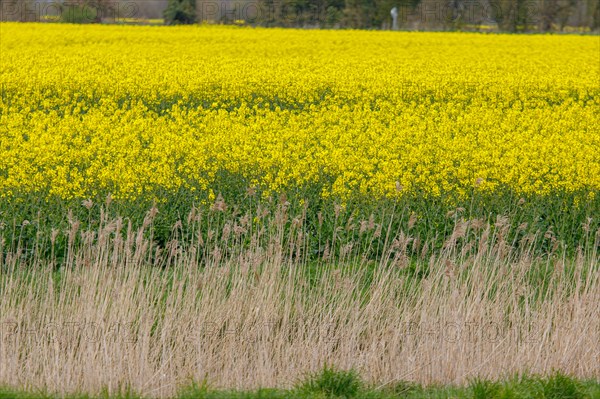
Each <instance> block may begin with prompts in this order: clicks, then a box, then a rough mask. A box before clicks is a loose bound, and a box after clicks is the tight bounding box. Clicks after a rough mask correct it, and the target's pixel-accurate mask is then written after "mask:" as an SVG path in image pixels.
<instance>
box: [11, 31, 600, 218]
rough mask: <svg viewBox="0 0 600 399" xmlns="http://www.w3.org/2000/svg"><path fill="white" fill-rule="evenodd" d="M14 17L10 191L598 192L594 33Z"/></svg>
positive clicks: (460, 200)
mask: <svg viewBox="0 0 600 399" xmlns="http://www.w3.org/2000/svg"><path fill="white" fill-rule="evenodd" d="M0 33H1V37H2V40H0V52H1V54H2V58H1V69H0V84H1V89H2V96H1V103H0V197H1V198H2V201H3V203H4V204H5V205H6V204H10V203H13V204H14V203H15V198H20V201H21V202H23V198H26V199H27V198H35V200H36V201H56V200H59V201H64V202H65V203H66V204H69V203H73V204H81V201H82V200H86V199H91V200H93V201H99V200H101V199H103V198H106V196H107V195H108V194H110V195H111V196H112V198H113V199H114V200H116V201H124V202H128V203H136V201H140V200H143V199H145V200H150V201H154V202H157V203H160V202H163V203H165V202H169V201H170V203H173V199H172V198H171V199H169V197H170V196H178V197H177V198H181V197H185V198H186V201H188V203H192V202H194V201H197V203H212V202H213V201H214V200H215V198H218V197H219V195H220V194H222V193H223V192H224V191H227V190H229V192H236V193H243V194H245V193H247V192H248V191H247V190H251V191H252V192H254V191H256V192H258V193H259V195H261V196H262V197H263V198H268V197H271V196H272V195H280V194H282V193H286V194H287V195H288V197H294V196H296V197H297V198H300V197H301V200H304V199H308V200H311V201H312V202H313V203H314V202H315V201H317V202H323V201H325V202H327V201H329V202H336V203H342V204H343V203H346V202H347V201H352V200H356V199H361V200H368V201H372V200H376V201H381V200H383V201H386V200H387V199H390V198H391V199H394V200H398V198H408V197H410V198H413V199H414V198H418V199H419V200H420V201H421V200H422V201H424V202H426V201H438V202H436V203H443V202H444V201H448V203H449V204H450V205H452V206H459V205H460V204H467V205H468V204H470V202H469V201H470V200H471V199H472V198H474V196H476V195H478V193H481V195H483V196H487V198H491V201H499V199H503V198H506V199H507V201H508V200H510V201H513V203H514V202H515V201H521V203H522V202H523V201H524V200H525V199H526V200H527V201H528V203H531V202H533V203H537V204H538V205H540V204H541V205H540V206H542V207H544V206H545V205H543V204H544V201H547V200H548V199H550V201H554V200H553V199H555V198H561V199H563V200H564V201H563V202H562V203H559V204H558V205H557V208H556V209H552V210H547V209H542V211H543V212H542V213H545V214H546V215H545V216H543V219H544V220H546V219H548V217H549V216H548V214H551V213H554V214H555V215H554V216H557V217H558V216H559V214H560V213H561V212H570V209H572V207H573V206H582V205H581V204H583V208H584V212H587V214H586V215H588V214H589V213H590V212H592V213H593V209H592V210H590V209H591V208H589V206H590V205H589V204H590V203H593V204H595V206H597V205H598V202H599V201H598V195H597V194H598V192H599V190H600V128H599V126H600V86H599V79H600V62H599V54H600V40H598V37H597V36H570V35H527V36H517V35H496V34H470V33H423V32H420V33H416V32H412V33H410V32H405V33H400V32H365V31H302V30H279V29H252V28H239V27H219V26H194V27H157V26H155V27H152V26H150V27H148V26H146V27H141V26H76V25H64V24H11V23H4V24H0ZM236 190H237V191H236ZM235 200H236V199H235V198H227V201H233V202H235ZM27 201H28V200H25V202H27ZM440 201H441V202H440ZM536 201H537V202H536ZM175 202H176V200H175ZM553 203H554V202H553ZM484 205H485V204H484ZM482 206H483V205H482ZM586 206H587V207H588V211H585V207H586ZM4 208H6V206H5V207H4ZM22 208H23V206H21V208H19V209H21V210H22ZM538 208H539V206H538ZM6 209H9V210H10V209H13V208H6ZM494 209H495V210H496V211H498V212H500V211H502V210H498V209H497V207H496V208H494ZM494 209H492V211H494ZM482 212H483V213H485V212H487V210H483V211H482ZM9 213H10V211H6V212H4V217H5V218H7V217H9V216H7V215H8V214H9ZM550 216H552V215H550ZM584 216H585V215H584ZM588 216H589V215H588ZM586 218H587V216H586V217H583V216H582V214H578V216H577V217H576V218H575V219H573V220H577V224H580V222H585V221H586ZM7 223H8V222H7Z"/></svg>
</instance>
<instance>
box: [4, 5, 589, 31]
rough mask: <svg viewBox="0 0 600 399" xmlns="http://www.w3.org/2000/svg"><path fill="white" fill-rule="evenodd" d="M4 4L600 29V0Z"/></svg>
mask: <svg viewBox="0 0 600 399" xmlns="http://www.w3.org/2000/svg"><path fill="white" fill-rule="evenodd" d="M0 5H1V8H0V13H1V15H0V20H2V21H22V22H32V21H37V22H70V23H126V24H136V23H138V24H192V23H212V24H236V25H250V26H279V27H296V28H312V29H319V28H328V29H338V28H339V29H343V28H350V29H384V30H389V29H398V30H466V31H504V32H579V33H585V32H598V31H599V30H600V1H599V0H118V1H117V0H35V1H34V0H0ZM393 9H394V11H393V12H392V10H393ZM394 16H395V18H394ZM394 19H395V23H394Z"/></svg>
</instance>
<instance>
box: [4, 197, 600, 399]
mask: <svg viewBox="0 0 600 399" xmlns="http://www.w3.org/2000/svg"><path fill="white" fill-rule="evenodd" d="M220 207H221V205H219V203H218V202H217V204H216V205H215V207H213V210H212V212H213V213H212V215H206V214H202V213H200V212H199V211H197V210H193V211H192V213H191V214H190V215H189V216H188V220H187V222H188V225H190V226H192V231H191V232H188V233H190V234H187V235H185V237H186V238H185V239H184V238H183V237H184V235H183V234H180V233H179V232H180V231H181V229H182V225H181V224H178V225H176V226H174V227H173V237H174V239H173V240H172V241H171V242H169V243H168V244H167V245H166V246H165V247H164V248H160V247H159V246H158V245H157V244H156V243H154V242H153V240H152V218H153V217H154V216H155V211H154V210H152V211H150V212H149V214H148V216H147V220H146V221H145V223H144V226H143V228H141V229H140V230H137V231H136V230H134V229H133V228H131V225H128V224H127V223H126V222H124V221H123V220H122V219H115V220H109V218H108V217H103V218H102V220H101V222H100V225H99V227H98V228H97V229H95V230H94V231H91V230H88V231H79V224H78V223H77V222H76V221H72V223H71V226H72V227H71V230H70V231H67V232H55V233H54V234H53V235H52V239H51V242H40V243H38V244H37V245H36V246H35V247H34V248H22V247H21V246H20V245H19V240H18V237H15V239H14V240H13V242H12V243H2V245H1V246H0V252H1V253H2V257H1V259H0V271H1V275H0V296H1V302H0V326H1V329H0V385H8V386H16V387H26V388H30V389H43V390H47V391H51V392H58V393H67V392H82V391H85V392H88V393H96V392H99V391H101V390H103V389H106V390H107V391H108V392H109V393H116V392H120V391H123V390H126V389H131V390H133V391H135V392H138V393H141V394H144V395H149V396H156V397H164V396H168V395H172V394H174V393H175V392H176V390H177V389H178V387H180V386H183V385H186V384H189V383H190V382H191V381H192V380H194V381H208V382H209V383H210V384H212V385H213V386H215V387H230V388H255V387H271V386H277V387H285V386H289V385H291V384H293V383H294V382H295V381H296V379H297V378H298V377H300V376H302V374H303V373H305V372H308V371H314V370H316V369H319V368H321V367H322V366H323V364H324V363H327V364H334V365H336V366H337V367H339V368H355V369H356V370H358V371H359V372H360V374H361V375H362V376H363V377H364V378H365V379H366V380H367V381H371V382H373V383H375V384H378V385H379V386H382V385H385V384H391V383H393V382H395V381H397V380H413V381H418V382H421V383H433V382H441V383H462V382H464V381H465V380H467V379H469V378H471V377H474V376H482V377H491V378H496V377H502V376H505V375H507V374H511V373H515V372H523V371H528V372H532V373H541V374H543V373H547V372H550V371H551V370H553V369H558V370H562V371H564V372H566V373H572V374H574V375H576V376H579V377H587V378H589V377H595V378H600V358H599V357H600V347H599V342H600V311H599V307H598V303H600V284H599V282H600V278H599V277H600V276H599V267H598V266H599V264H598V253H597V248H598V241H597V239H596V240H595V241H594V240H591V241H590V242H588V243H587V244H585V246H584V247H583V248H580V249H579V250H578V251H577V252H576V255H575V256H573V257H565V256H560V255H558V252H557V253H556V254H554V255H551V256H549V257H547V258H539V257H534V255H533V253H535V251H533V250H532V248H527V247H523V246H521V247H520V248H519V249H516V248H515V246H514V245H512V244H511V243H510V242H507V240H506V238H505V236H504V234H505V231H506V229H504V226H505V224H506V223H507V221H506V220H503V219H501V218H500V219H499V220H498V222H497V223H496V224H495V225H493V226H490V225H487V224H484V223H482V222H481V221H477V220H475V221H465V220H462V219H460V220H459V219H457V222H456V228H455V230H454V233H453V234H452V236H450V237H449V238H448V239H447V241H446V245H445V246H444V248H443V249H442V250H438V251H434V252H432V251H430V250H428V249H427V248H428V244H427V239H426V238H417V237H410V235H409V233H408V232H402V231H390V230H389V229H386V227H385V226H377V225H375V224H374V223H373V222H372V221H370V222H369V221H363V223H357V229H361V230H362V232H363V233H365V234H367V233H369V232H371V234H372V237H373V239H372V242H371V243H372V245H382V246H383V249H382V251H381V253H383V255H382V256H380V257H379V258H378V259H369V258H366V257H363V256H361V254H363V253H364V251H365V248H364V247H353V246H352V243H348V244H347V245H344V246H342V247H341V250H340V252H339V253H329V250H328V249H327V248H326V249H325V251H324V252H323V254H322V255H321V260H320V261H318V262H315V261H309V260H308V259H309V258H308V257H306V256H303V253H304V252H303V251H305V249H306V248H307V247H308V246H307V242H308V241H309V240H311V239H315V238H314V237H312V236H311V235H310V234H309V233H308V231H307V230H305V228H304V221H303V217H302V215H300V216H299V217H297V218H292V217H291V216H289V215H287V214H286V210H285V207H283V208H281V209H280V211H279V212H278V213H277V214H275V215H273V216H266V215H264V214H261V213H260V212H257V213H256V215H244V216H239V217H232V218H231V219H230V220H226V219H222V218H221V217H222V214H221V213H220V210H222V209H220ZM190 222H191V223H190ZM203 223H206V224H208V225H209V226H208V227H209V228H208V229H200V228H198V229H197V230H194V228H193V226H194V225H196V226H200V225H201V224H203ZM286 224H287V225H288V226H290V225H291V227H292V228H291V229H290V228H288V229H284V227H283V226H284V225H286ZM202 231H208V233H207V234H203V233H202ZM61 234H64V235H65V237H66V238H65V239H66V240H67V241H68V244H67V246H66V250H65V253H63V254H61V256H62V257H59V256H58V254H55V253H52V256H51V258H50V259H48V257H47V256H44V255H42V252H43V251H42V249H43V248H48V246H53V245H54V241H55V240H56V239H57V237H58V236H59V235H61ZM190 237H191V238H190ZM329 240H335V236H333V237H329V238H328V240H327V241H329ZM378 243H379V244H378ZM415 254H416V255H415ZM59 258H60V259H61V260H60V262H61V264H62V266H61V267H60V268H58V269H57V267H56V266H57V265H56V262H58V259H59Z"/></svg>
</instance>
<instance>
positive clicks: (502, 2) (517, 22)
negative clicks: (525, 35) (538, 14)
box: [490, 0, 535, 32]
mask: <svg viewBox="0 0 600 399" xmlns="http://www.w3.org/2000/svg"><path fill="white" fill-rule="evenodd" d="M532 5H534V3H532V2H531V1H530V0H490V6H491V9H492V13H493V17H494V19H495V20H496V22H497V23H498V28H499V29H500V30H504V31H509V32H519V31H525V30H527V26H528V24H529V23H531V21H532V19H533V18H535V16H534V15H530V14H531V11H532V10H535V7H533V8H532Z"/></svg>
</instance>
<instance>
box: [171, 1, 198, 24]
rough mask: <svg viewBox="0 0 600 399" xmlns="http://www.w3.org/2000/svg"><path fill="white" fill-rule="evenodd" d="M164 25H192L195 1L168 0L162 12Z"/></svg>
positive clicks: (194, 14)
mask: <svg viewBox="0 0 600 399" xmlns="http://www.w3.org/2000/svg"><path fill="white" fill-rule="evenodd" d="M164 17H165V23H166V24H169V25H174V24H193V23H195V22H196V18H197V14H196V0H169V5H168V6H167V8H166V9H165V12H164Z"/></svg>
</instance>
